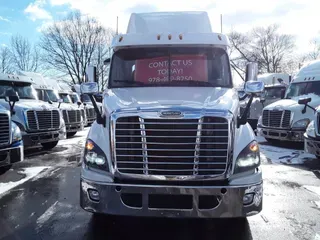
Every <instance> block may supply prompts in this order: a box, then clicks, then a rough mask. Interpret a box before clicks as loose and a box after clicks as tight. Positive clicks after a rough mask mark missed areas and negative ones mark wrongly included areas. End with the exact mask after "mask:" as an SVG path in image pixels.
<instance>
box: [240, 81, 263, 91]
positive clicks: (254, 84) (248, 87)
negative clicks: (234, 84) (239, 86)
mask: <svg viewBox="0 0 320 240" xmlns="http://www.w3.org/2000/svg"><path fill="white" fill-rule="evenodd" d="M244 90H245V92H246V93H248V94H257V93H262V92H264V83H263V82H261V81H248V82H246V84H245V88H244Z"/></svg>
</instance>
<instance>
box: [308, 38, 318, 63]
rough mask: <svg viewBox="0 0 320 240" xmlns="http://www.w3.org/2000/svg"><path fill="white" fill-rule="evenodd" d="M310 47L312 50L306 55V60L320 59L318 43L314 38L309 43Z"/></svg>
mask: <svg viewBox="0 0 320 240" xmlns="http://www.w3.org/2000/svg"><path fill="white" fill-rule="evenodd" d="M310 46H311V48H312V50H311V51H310V52H309V53H307V54H306V56H305V58H306V60H311V61H312V60H317V59H319V58H320V41H319V40H318V39H317V38H314V39H312V40H311V41H310Z"/></svg>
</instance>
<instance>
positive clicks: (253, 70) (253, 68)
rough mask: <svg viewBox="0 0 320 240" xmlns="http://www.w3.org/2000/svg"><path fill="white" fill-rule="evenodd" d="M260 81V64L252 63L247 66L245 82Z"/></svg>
mask: <svg viewBox="0 0 320 240" xmlns="http://www.w3.org/2000/svg"><path fill="white" fill-rule="evenodd" d="M257 79H258V63H256V62H250V63H247V66H246V79H245V81H246V82H248V81H257Z"/></svg>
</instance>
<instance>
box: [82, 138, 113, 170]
mask: <svg viewBox="0 0 320 240" xmlns="http://www.w3.org/2000/svg"><path fill="white" fill-rule="evenodd" d="M84 163H85V164H86V165H87V166H88V167H92V168H96V169H100V170H104V171H109V166H108V162H107V158H106V155H105V154H104V152H103V151H102V150H101V148H99V147H98V146H97V144H95V143H94V142H93V141H92V140H90V139H88V140H87V142H86V145H85V151H84Z"/></svg>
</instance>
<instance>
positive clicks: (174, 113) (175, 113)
mask: <svg viewBox="0 0 320 240" xmlns="http://www.w3.org/2000/svg"><path fill="white" fill-rule="evenodd" d="M160 117H167V118H170V117H176V118H178V117H183V114H182V112H180V111H161V112H160Z"/></svg>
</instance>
